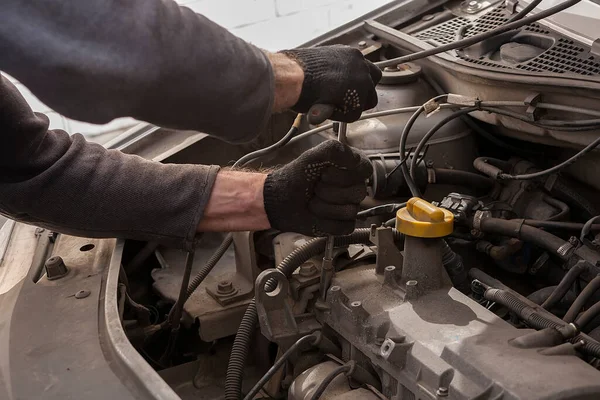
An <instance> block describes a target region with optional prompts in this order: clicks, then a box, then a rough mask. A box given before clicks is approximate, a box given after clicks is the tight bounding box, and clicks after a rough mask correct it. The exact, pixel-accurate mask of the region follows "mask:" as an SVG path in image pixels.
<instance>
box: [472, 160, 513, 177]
mask: <svg viewBox="0 0 600 400" xmlns="http://www.w3.org/2000/svg"><path fill="white" fill-rule="evenodd" d="M473 167H475V169H476V170H477V171H479V172H481V173H482V174H484V175H487V176H489V177H490V178H493V179H497V178H498V176H499V175H500V174H502V173H503V172H505V171H508V170H510V168H511V165H510V163H509V162H508V161H503V160H499V159H497V158H489V157H478V158H476V159H475V161H473Z"/></svg>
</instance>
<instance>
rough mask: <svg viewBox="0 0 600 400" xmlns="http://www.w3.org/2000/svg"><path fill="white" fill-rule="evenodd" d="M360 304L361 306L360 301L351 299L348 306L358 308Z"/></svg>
mask: <svg viewBox="0 0 600 400" xmlns="http://www.w3.org/2000/svg"><path fill="white" fill-rule="evenodd" d="M360 306H362V302H360V301H353V302H352V303H350V307H354V308H358V307H360Z"/></svg>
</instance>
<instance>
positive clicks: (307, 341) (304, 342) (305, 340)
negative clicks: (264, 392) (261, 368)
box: [244, 332, 321, 400]
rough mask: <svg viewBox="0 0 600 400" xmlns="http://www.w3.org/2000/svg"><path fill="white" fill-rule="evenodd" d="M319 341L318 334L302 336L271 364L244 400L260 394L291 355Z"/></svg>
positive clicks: (249, 399) (319, 335)
mask: <svg viewBox="0 0 600 400" xmlns="http://www.w3.org/2000/svg"><path fill="white" fill-rule="evenodd" d="M320 339H321V334H320V333H318V332H317V333H311V334H310V335H306V336H302V337H301V338H300V339H298V340H297V341H296V343H294V344H293V345H292V346H291V347H290V348H289V349H287V351H286V352H285V353H283V354H282V355H281V357H279V359H278V360H277V361H276V362H275V364H273V366H272V367H271V368H269V370H268V371H267V372H266V373H265V374H264V375H263V377H262V378H260V380H259V381H258V382H257V383H256V385H254V386H253V387H252V389H250V391H249V392H248V394H247V395H246V396H245V397H244V400H252V399H254V396H256V395H257V394H258V392H260V389H262V387H263V386H265V384H266V383H267V382H268V381H269V380H270V379H271V378H272V377H273V375H275V373H276V372H277V371H279V369H280V368H281V367H283V365H284V364H285V363H286V362H287V360H288V359H289V358H290V356H291V355H292V354H294V353H295V352H296V351H299V350H305V349H307V348H310V347H312V346H315V345H316V344H317V343H318V341H319V340H320Z"/></svg>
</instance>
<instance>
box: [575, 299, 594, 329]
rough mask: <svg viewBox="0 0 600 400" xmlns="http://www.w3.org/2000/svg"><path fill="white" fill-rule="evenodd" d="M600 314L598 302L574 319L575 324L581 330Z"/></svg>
mask: <svg viewBox="0 0 600 400" xmlns="http://www.w3.org/2000/svg"><path fill="white" fill-rule="evenodd" d="M598 315H600V302H598V303H596V304H594V305H593V306H591V307H590V308H588V309H587V310H585V311H584V312H583V314H581V315H580V316H579V318H577V320H576V321H575V324H576V325H577V326H578V327H579V328H581V329H582V330H583V328H585V327H586V326H587V325H588V324H589V323H590V322H592V321H593V320H594V318H596V317H597V316H598Z"/></svg>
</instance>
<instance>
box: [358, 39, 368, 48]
mask: <svg viewBox="0 0 600 400" xmlns="http://www.w3.org/2000/svg"><path fill="white" fill-rule="evenodd" d="M366 45H367V42H365V41H364V40H361V41H360V42H358V47H365V46H366Z"/></svg>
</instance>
